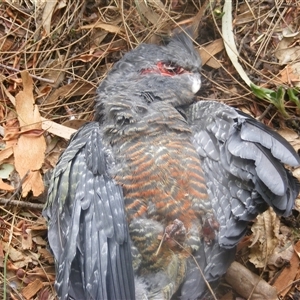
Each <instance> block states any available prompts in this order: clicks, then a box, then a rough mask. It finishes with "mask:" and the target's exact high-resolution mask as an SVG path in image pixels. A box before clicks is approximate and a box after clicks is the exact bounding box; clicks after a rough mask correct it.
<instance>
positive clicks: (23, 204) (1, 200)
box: [0, 198, 45, 209]
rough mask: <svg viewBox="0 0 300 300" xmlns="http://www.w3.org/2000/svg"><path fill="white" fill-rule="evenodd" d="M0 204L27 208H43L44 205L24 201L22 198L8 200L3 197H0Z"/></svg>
mask: <svg viewBox="0 0 300 300" xmlns="http://www.w3.org/2000/svg"><path fill="white" fill-rule="evenodd" d="M0 204H4V205H14V206H20V207H27V208H36V209H43V208H44V206H45V204H39V203H32V202H26V201H22V200H10V199H5V198H0Z"/></svg>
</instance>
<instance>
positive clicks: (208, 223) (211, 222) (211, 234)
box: [202, 216, 220, 245]
mask: <svg viewBox="0 0 300 300" xmlns="http://www.w3.org/2000/svg"><path fill="white" fill-rule="evenodd" d="M219 227H220V225H219V223H218V221H217V220H216V218H215V217H214V216H210V217H208V218H206V219H205V220H204V222H203V226H202V234H203V238H204V241H205V242H206V243H207V244H208V245H210V243H211V241H212V240H214V239H215V237H216V231H218V230H219Z"/></svg>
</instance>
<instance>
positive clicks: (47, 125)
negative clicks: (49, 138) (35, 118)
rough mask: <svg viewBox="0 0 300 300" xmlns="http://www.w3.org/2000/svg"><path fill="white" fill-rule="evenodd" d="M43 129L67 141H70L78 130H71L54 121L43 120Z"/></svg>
mask: <svg viewBox="0 0 300 300" xmlns="http://www.w3.org/2000/svg"><path fill="white" fill-rule="evenodd" d="M42 121H43V123H42V128H43V129H44V130H47V131H48V132H50V133H52V134H55V135H57V136H60V137H62V138H64V139H66V140H69V139H70V137H71V135H72V134H73V133H75V132H76V131H77V130H75V129H73V128H69V127H66V126H63V125H60V124H58V123H55V122H53V121H50V120H47V119H45V118H42Z"/></svg>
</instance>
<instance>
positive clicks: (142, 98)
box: [96, 31, 201, 120]
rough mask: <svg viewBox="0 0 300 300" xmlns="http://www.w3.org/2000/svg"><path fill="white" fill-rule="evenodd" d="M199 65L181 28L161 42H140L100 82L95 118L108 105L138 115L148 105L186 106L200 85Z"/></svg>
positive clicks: (107, 111) (107, 109)
mask: <svg viewBox="0 0 300 300" xmlns="http://www.w3.org/2000/svg"><path fill="white" fill-rule="evenodd" d="M200 67H201V60H200V57H199V54H198V52H197V51H196V49H195V48H194V46H193V42H192V40H191V38H190V37H189V35H188V34H187V33H185V32H183V31H182V32H180V33H176V34H175V35H174V36H173V37H172V38H171V39H169V40H168V41H167V42H165V43H164V44H163V45H153V44H140V45H139V46H138V47H137V48H136V49H134V50H132V51H130V52H128V53H126V54H125V55H124V57H123V58H122V59H121V60H120V61H118V62H117V63H116V64H115V65H114V66H113V68H112V69H111V71H110V72H109V73H108V75H107V77H106V78H105V79H104V80H103V81H102V83H101V84H100V86H99V88H98V95H99V96H98V99H97V102H96V113H97V114H98V115H97V116H96V118H97V119H98V120H99V119H101V118H102V117H103V116H108V115H110V113H111V107H112V106H114V108H116V106H118V107H119V111H120V109H121V110H127V109H128V110H131V111H134V110H137V111H138V113H139V114H142V113H143V112H144V113H146V112H147V111H148V110H151V106H153V108H154V107H155V108H154V109H156V110H159V107H160V106H162V107H165V106H166V105H169V106H172V107H174V108H177V107H180V106H184V105H188V104H190V103H192V102H193V99H194V95H195V93H196V92H197V91H198V90H199V89H200V86H201V80H200V73H199V72H200ZM114 111H116V109H114ZM141 117H142V116H141ZM133 119H134V118H133Z"/></svg>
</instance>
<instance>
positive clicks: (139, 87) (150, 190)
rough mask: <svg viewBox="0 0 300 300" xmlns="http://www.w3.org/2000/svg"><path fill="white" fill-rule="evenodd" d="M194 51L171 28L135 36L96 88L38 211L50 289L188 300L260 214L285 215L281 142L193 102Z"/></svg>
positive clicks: (286, 179)
mask: <svg viewBox="0 0 300 300" xmlns="http://www.w3.org/2000/svg"><path fill="white" fill-rule="evenodd" d="M200 66H201V64H200V58H199V56H198V53H197V51H196V50H195V49H194V47H193V44H192V41H191V39H190V38H189V37H188V36H187V35H186V34H185V33H184V32H181V33H177V34H175V36H174V37H173V38H172V39H170V41H169V42H168V43H167V44H164V45H160V46H158V45H147V44H141V45H139V46H138V47H137V48H136V49H135V50H132V51H130V52H128V53H127V54H125V55H124V57H123V58H122V59H121V60H120V61H119V62H117V63H116V64H115V65H114V66H113V68H112V69H111V71H110V72H109V73H108V75H107V77H106V79H104V80H103V81H102V83H101V84H100V86H99V88H98V91H97V100H96V106H95V110H96V119H95V121H94V122H91V123H88V124H86V125H84V126H83V127H82V128H81V129H79V131H78V132H77V133H76V134H74V135H73V137H72V139H71V141H70V143H69V145H68V147H67V149H66V150H65V152H64V153H63V154H62V155H61V157H60V159H59V161H58V163H57V166H56V167H55V169H54V171H53V175H52V179H51V185H50V188H49V193H48V202H47V205H46V207H45V210H44V215H45V216H46V218H47V219H48V224H49V232H48V237H49V243H50V247H51V249H52V251H53V254H54V257H55V261H56V275H57V277H56V284H55V287H56V291H57V294H58V296H59V298H60V299H135V298H136V299H170V298H171V297H172V296H173V295H176V297H180V299H197V298H199V297H200V298H201V296H202V295H203V294H204V293H205V291H206V284H205V281H204V279H203V277H202V275H201V272H200V270H199V268H201V269H202V272H203V274H204V276H205V277H206V279H207V280H208V281H209V282H212V281H215V280H217V279H218V278H219V277H220V276H222V275H223V274H224V273H225V272H226V270H227V268H228V266H229V265H230V263H231V262H232V261H233V260H234V255H235V246H236V244H237V243H238V242H239V241H240V239H241V238H242V237H243V235H244V234H245V231H246V228H247V224H248V222H249V221H251V220H253V219H254V218H255V216H256V215H257V214H258V213H261V212H263V211H265V210H266V209H267V207H268V206H271V207H273V208H274V210H275V212H276V213H278V214H279V215H284V216H287V215H289V214H290V212H291V209H292V207H293V205H294V200H295V198H296V196H297V195H298V192H299V186H298V182H297V180H296V179H295V178H294V177H293V176H292V175H291V173H290V172H289V171H288V170H286V169H285V167H284V165H283V164H288V165H291V166H297V165H299V163H300V160H299V157H298V155H297V154H296V152H295V151H294V150H293V148H292V147H291V146H290V144H289V143H288V142H287V141H285V140H284V139H283V138H282V137H280V136H279V135H278V134H277V133H276V132H274V131H272V130H271V129H270V128H268V127H267V126H265V125H263V124H261V123H259V122H257V121H256V120H255V119H253V118H252V117H250V116H248V115H246V114H244V113H242V112H241V111H239V110H236V109H234V108H231V107H228V106H226V105H224V104H221V103H218V102H210V101H200V102H195V93H196V92H197V91H198V90H199V88H200V84H201V80H200V74H199V71H200Z"/></svg>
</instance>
